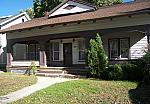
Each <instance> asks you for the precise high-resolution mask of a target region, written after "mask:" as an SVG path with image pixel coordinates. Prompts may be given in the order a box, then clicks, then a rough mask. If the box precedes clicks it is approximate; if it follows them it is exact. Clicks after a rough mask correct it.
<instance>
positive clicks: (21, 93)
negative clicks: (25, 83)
mask: <svg viewBox="0 0 150 104" xmlns="http://www.w3.org/2000/svg"><path fill="white" fill-rule="evenodd" d="M37 79H38V81H37V83H36V84H34V85H31V86H29V87H25V88H23V89H21V90H18V91H15V92H12V93H10V94H8V95H5V96H0V104H7V103H11V102H14V101H17V100H19V99H21V98H23V97H26V96H28V95H30V94H32V93H34V92H36V91H38V90H41V89H43V88H46V87H48V86H50V85H53V84H56V83H61V82H65V81H70V80H75V79H66V78H50V77H37Z"/></svg>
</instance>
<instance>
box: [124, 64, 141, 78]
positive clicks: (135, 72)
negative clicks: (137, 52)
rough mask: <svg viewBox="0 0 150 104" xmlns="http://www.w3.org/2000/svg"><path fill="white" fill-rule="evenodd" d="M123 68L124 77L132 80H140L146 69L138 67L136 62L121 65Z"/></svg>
mask: <svg viewBox="0 0 150 104" xmlns="http://www.w3.org/2000/svg"><path fill="white" fill-rule="evenodd" d="M121 67H122V70H123V79H124V80H131V81H140V80H142V79H143V76H144V69H143V68H140V67H138V65H136V64H124V65H121Z"/></svg>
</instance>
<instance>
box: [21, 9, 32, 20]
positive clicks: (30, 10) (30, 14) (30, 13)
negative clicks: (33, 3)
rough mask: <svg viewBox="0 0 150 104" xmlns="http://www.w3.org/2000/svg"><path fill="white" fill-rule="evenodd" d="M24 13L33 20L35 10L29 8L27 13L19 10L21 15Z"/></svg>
mask: <svg viewBox="0 0 150 104" xmlns="http://www.w3.org/2000/svg"><path fill="white" fill-rule="evenodd" d="M23 12H26V13H27V14H28V15H29V17H30V18H31V19H32V18H34V11H33V8H27V9H26V10H25V11H24V10H19V13H23Z"/></svg>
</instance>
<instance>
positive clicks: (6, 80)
mask: <svg viewBox="0 0 150 104" xmlns="http://www.w3.org/2000/svg"><path fill="white" fill-rule="evenodd" d="M36 81H37V79H36V77H35V76H25V75H16V74H11V73H5V74H0V96H2V95H5V94H8V93H10V92H13V91H16V90H19V89H21V88H23V87H26V86H30V85H32V84H34V83H36Z"/></svg>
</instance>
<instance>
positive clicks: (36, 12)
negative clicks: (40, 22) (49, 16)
mask: <svg viewBox="0 0 150 104" xmlns="http://www.w3.org/2000/svg"><path fill="white" fill-rule="evenodd" d="M33 9H34V18H38V17H42V16H43V13H42V10H41V4H40V1H39V0H34V1H33Z"/></svg>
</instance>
